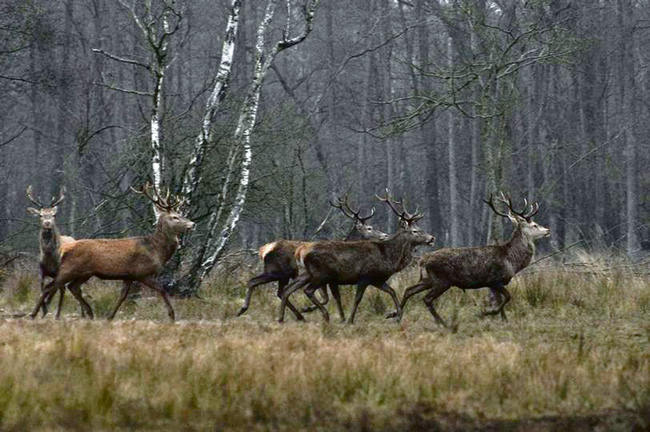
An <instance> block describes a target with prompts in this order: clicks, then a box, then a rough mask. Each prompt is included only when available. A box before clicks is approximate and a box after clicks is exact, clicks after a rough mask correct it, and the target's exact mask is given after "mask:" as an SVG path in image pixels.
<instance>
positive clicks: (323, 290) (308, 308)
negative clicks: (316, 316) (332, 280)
mask: <svg viewBox="0 0 650 432" xmlns="http://www.w3.org/2000/svg"><path fill="white" fill-rule="evenodd" d="M316 290H320V292H321V295H322V296H323V300H322V301H320V300H318V297H316V296H314V298H315V299H316V302H315V303H314V304H313V305H311V306H305V307H304V308H302V309H300V312H302V313H309V312H313V311H315V310H316V309H319V308H320V305H323V306H325V305H326V304H327V303H328V302H329V301H330V298H329V296H328V295H327V285H325V286H324V287H318V288H317V289H316ZM310 300H311V299H310ZM312 302H313V300H312Z"/></svg>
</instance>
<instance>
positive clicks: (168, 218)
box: [131, 183, 194, 237]
mask: <svg viewBox="0 0 650 432" xmlns="http://www.w3.org/2000/svg"><path fill="white" fill-rule="evenodd" d="M131 190H132V191H133V192H135V193H137V194H140V195H144V196H145V197H146V198H148V199H149V200H150V201H151V202H152V203H153V204H154V205H155V206H156V210H157V211H158V228H159V229H160V230H161V231H162V232H163V233H165V234H167V235H169V236H174V237H176V236H178V235H179V234H182V233H184V232H186V231H189V230H191V229H192V228H194V222H192V221H191V220H189V219H187V218H186V217H184V216H182V215H181V214H180V212H179V209H180V208H181V207H182V206H183V205H184V204H185V202H186V201H185V198H180V197H178V196H170V192H169V190H167V193H166V194H164V195H161V194H160V193H159V192H158V191H157V190H156V189H155V188H154V187H153V186H152V185H151V184H150V183H145V185H144V186H143V187H142V189H140V190H138V189H134V188H131Z"/></svg>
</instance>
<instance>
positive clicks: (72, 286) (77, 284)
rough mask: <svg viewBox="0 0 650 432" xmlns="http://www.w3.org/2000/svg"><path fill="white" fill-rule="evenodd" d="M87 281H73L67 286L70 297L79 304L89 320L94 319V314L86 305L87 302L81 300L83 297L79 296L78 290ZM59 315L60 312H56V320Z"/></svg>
mask: <svg viewBox="0 0 650 432" xmlns="http://www.w3.org/2000/svg"><path fill="white" fill-rule="evenodd" d="M88 279H89V278H82V279H75V280H73V281H72V282H70V283H69V284H68V290H69V291H70V292H71V293H72V295H73V296H74V297H75V298H76V299H77V301H78V302H79V304H81V307H82V308H83V310H85V311H86V315H88V318H89V319H94V318H95V316H94V314H93V310H92V308H91V307H90V305H89V304H88V302H86V300H85V299H84V298H83V296H82V295H81V289H80V288H79V287H81V285H82V284H83V283H84V282H86V281H87V280H88ZM59 314H60V310H57V311H56V316H57V318H58V317H59Z"/></svg>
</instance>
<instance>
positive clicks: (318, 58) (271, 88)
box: [0, 0, 650, 290]
mask: <svg viewBox="0 0 650 432" xmlns="http://www.w3.org/2000/svg"><path fill="white" fill-rule="evenodd" d="M263 3H264V2H245V1H244V2H226V1H216V2H215V1H192V2H182V1H162V0H160V1H144V2H131V1H127V0H123V1H117V0H78V1H73V0H68V1H62V2H48V1H42V2H41V1H38V0H30V1H22V0H20V1H18V0H16V1H13V0H7V1H4V2H3V5H2V9H3V10H2V14H1V17H2V18H0V19H1V20H2V23H1V27H0V28H1V31H2V39H1V43H2V46H1V47H0V91H1V92H2V94H3V95H4V99H5V101H6V103H5V104H3V108H1V109H0V116H1V118H2V122H0V128H1V129H0V142H1V147H0V151H1V152H2V158H1V160H0V163H2V169H3V171H4V172H5V173H6V175H5V176H3V178H2V179H0V196H1V197H2V206H3V209H2V212H1V217H2V219H3V223H2V224H0V241H1V245H2V249H3V250H5V251H12V250H16V249H19V250H24V251H32V252H34V251H35V249H36V247H37V243H36V242H35V241H32V240H33V239H35V237H36V229H37V227H36V224H35V223H34V220H33V219H32V218H30V217H29V216H28V215H27V214H26V213H25V211H24V208H25V207H26V206H27V205H28V204H29V203H28V201H27V200H26V198H25V193H24V191H25V189H26V187H27V186H28V185H30V184H31V185H33V189H34V191H35V194H36V195H38V196H41V197H49V196H55V195H57V194H58V193H59V190H60V188H61V187H65V188H66V191H67V194H66V196H67V197H66V201H65V202H64V204H63V205H61V209H60V212H59V214H58V216H57V224H58V225H59V226H60V227H61V230H62V232H64V233H66V234H68V235H71V236H73V237H76V238H94V237H119V236H125V235H129V234H133V233H138V232H142V231H143V230H146V227H147V225H148V224H150V222H151V218H152V217H153V214H152V212H151V211H147V209H146V204H145V203H142V202H141V201H138V200H137V199H136V198H134V197H133V194H131V193H130V189H129V187H130V186H136V187H138V186H140V185H141V184H143V183H144V182H145V181H147V180H150V181H153V182H154V183H155V184H156V185H158V186H162V187H164V188H169V189H171V190H172V192H173V193H177V194H182V195H185V196H187V197H188V198H189V199H190V202H189V204H188V206H187V210H186V212H187V214H188V216H189V217H190V218H191V219H192V220H194V221H196V222H197V224H198V227H197V229H196V230H195V231H194V233H193V234H192V235H191V236H188V238H186V239H185V241H184V244H185V246H186V247H185V248H184V249H183V251H182V254H181V257H180V258H178V259H177V260H176V261H177V262H176V263H174V265H173V266H174V268H182V269H183V271H182V274H183V277H182V278H181V279H182V281H179V282H181V284H180V287H179V289H181V290H196V289H197V286H198V281H199V280H201V279H202V278H203V276H204V275H205V274H206V273H207V272H209V271H210V269H211V268H212V266H214V265H215V264H216V263H217V262H218V261H219V258H220V257H221V256H223V255H224V254H226V253H227V251H233V250H240V249H255V248H257V247H258V246H259V245H261V244H263V243H264V242H266V241H270V240H273V239H277V238H300V239H309V238H312V239H314V238H328V237H332V236H337V235H341V234H342V233H344V232H345V231H346V229H347V227H346V226H345V223H346V222H345V221H344V220H340V219H339V218H338V217H336V216H335V215H331V214H330V206H329V204H328V202H329V201H330V200H333V199H335V198H336V197H339V196H342V195H343V194H346V193H347V194H350V196H351V199H352V201H353V202H355V203H357V205H358V206H361V207H363V208H367V209H370V207H371V206H374V205H376V204H375V202H374V199H373V196H374V195H375V194H376V193H381V192H382V191H383V190H384V188H389V190H390V191H391V192H392V193H393V194H394V195H395V196H397V197H404V199H405V200H406V201H407V202H408V203H410V204H411V206H412V207H416V206H419V208H420V210H421V211H422V212H423V213H424V214H425V215H426V217H425V219H424V220H423V221H421V225H422V227H423V228H424V229H425V230H427V231H429V232H431V233H432V234H434V235H435V236H436V238H437V239H438V245H443V246H457V245H476V244H484V243H485V242H489V241H493V240H495V239H500V238H501V237H502V227H501V222H500V221H499V220H498V218H496V219H494V218H492V217H491V213H490V212H489V209H488V208H487V206H485V205H484V204H483V203H482V201H481V200H482V199H485V198H487V196H488V195H489V194H490V193H491V192H496V191H498V190H505V191H506V192H509V193H510V194H511V195H512V196H513V197H517V198H521V197H527V198H528V199H529V200H531V201H533V200H534V201H539V202H540V204H541V208H542V210H541V212H540V214H539V216H538V219H539V220H540V222H541V223H542V224H545V225H549V226H552V227H553V236H552V237H551V240H550V241H549V242H547V243H546V244H545V245H543V246H541V247H542V248H543V249H546V250H547V251H558V250H562V249H563V248H565V247H567V246H570V245H574V244H576V242H577V244H576V245H575V247H579V248H582V249H586V250H620V251H623V252H625V253H627V254H628V255H629V256H639V255H640V253H641V252H642V248H643V247H646V248H647V244H648V241H649V239H650V237H649V234H648V223H649V217H650V216H649V214H650V210H649V209H648V202H649V200H648V190H649V188H648V185H649V181H650V176H648V175H647V170H645V169H643V167H644V166H645V165H646V164H647V163H648V160H647V159H648V154H650V153H649V152H648V144H647V142H646V140H644V139H643V137H644V136H647V135H648V131H647V130H646V127H647V124H649V122H648V121H647V119H648V117H649V115H650V113H649V112H648V104H647V100H648V99H649V98H648V91H649V89H648V80H649V78H650V77H649V75H648V71H647V68H646V64H647V61H648V56H649V55H650V54H649V52H648V50H647V49H646V48H644V47H647V46H648V43H647V42H648V39H647V38H648V25H649V24H648V23H649V21H648V17H649V14H650V12H649V11H648V8H647V6H648V5H647V4H646V3H645V2H642V1H641V2H637V1H627V0H621V1H597V2H594V1H563V0H554V1H539V0H536V1H527V2H522V1H487V0H486V1H481V0H477V1H449V2H445V1H433V0H415V1H392V0H366V1H354V2H348V1H337V0H330V1H322V2H321V4H319V5H318V7H317V8H315V6H316V4H315V3H314V2H308V4H302V3H296V4H293V3H292V2H289V3H287V4H283V3H282V2H271V3H269V5H265V4H263ZM276 3H277V4H276ZM306 9H309V11H307V10H306ZM269 14H270V15H269ZM310 14H313V15H310ZM308 16H313V19H311V18H308ZM329 216H331V218H330V217H329ZM325 219H327V221H326V223H325V224H324V225H323V226H321V224H322V223H323V222H324V221H325ZM395 223H396V222H395V220H394V217H392V216H391V213H390V212H387V211H384V209H379V211H378V213H377V215H376V216H375V218H374V219H373V224H374V225H377V226H379V227H381V228H382V229H384V230H386V231H387V232H390V231H392V230H393V229H394V226H395ZM319 227H320V228H321V229H320V230H319V229H318V228H319Z"/></svg>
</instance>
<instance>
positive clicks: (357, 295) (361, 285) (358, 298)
mask: <svg viewBox="0 0 650 432" xmlns="http://www.w3.org/2000/svg"><path fill="white" fill-rule="evenodd" d="M367 286H368V284H367V283H365V282H364V283H359V284H357V291H356V293H355V294H354V306H353V307H352V313H351V314H350V318H348V324H353V323H354V316H355V315H356V314H357V308H358V307H359V303H361V299H362V298H363V293H365V292H366V287H367Z"/></svg>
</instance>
